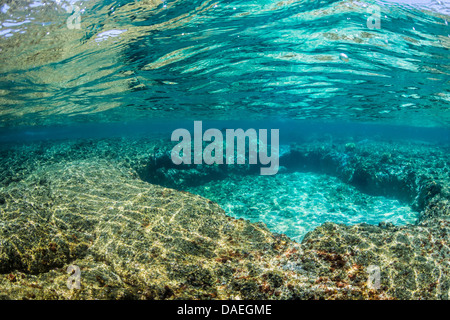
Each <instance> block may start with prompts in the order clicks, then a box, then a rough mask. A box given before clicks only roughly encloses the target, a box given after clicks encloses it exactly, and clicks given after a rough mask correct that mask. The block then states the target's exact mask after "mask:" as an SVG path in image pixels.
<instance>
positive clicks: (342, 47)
mask: <svg viewBox="0 0 450 320" xmlns="http://www.w3.org/2000/svg"><path fill="white" fill-rule="evenodd" d="M411 2H414V4H411ZM71 3H72V4H73V5H77V6H78V7H79V8H80V28H79V29H77V28H75V29H71V28H69V26H68V24H67V21H68V18H69V17H70V16H71V15H72V10H69V11H68V8H69V2H64V1H59V2H57V1H48V2H45V3H44V2H36V1H35V2H29V1H20V0H16V1H7V2H2V3H1V5H0V22H1V29H0V49H1V51H0V127H1V131H0V133H1V136H0V141H2V142H11V141H13V142H14V141H16V140H21V141H23V140H26V141H30V140H43V139H55V138H63V137H65V138H67V139H75V138H80V137H81V138H108V137H115V136H126V135H128V134H141V135H146V134H148V133H149V132H152V133H154V132H163V131H168V129H175V128H177V127H188V128H190V127H191V126H192V120H203V121H207V120H208V121H210V123H209V124H210V126H211V127H216V128H239V127H242V123H240V122H239V121H241V122H245V121H250V120H252V121H253V123H252V124H251V125H249V126H251V127H255V128H278V129H280V135H281V139H282V140H283V141H284V142H283V143H289V142H295V141H304V140H305V139H306V138H305V136H308V139H310V141H313V140H314V139H315V137H316V138H318V139H322V140H323V137H324V136H327V135H328V138H327V139H326V143H329V144H332V143H333V139H336V138H338V137H341V136H343V135H347V136H350V137H352V139H354V140H352V139H349V141H360V140H362V139H367V138H370V139H381V138H384V139H386V138H390V139H394V140H395V139H398V138H402V139H404V140H410V141H416V140H421V141H426V142H427V143H448V141H449V140H448V139H449V136H450V135H449V131H448V130H449V127H450V111H449V107H450V81H449V79H450V68H449V66H450V54H449V49H450V28H449V26H448V20H449V10H448V7H449V5H448V1H447V2H446V1H440V2H437V1H430V2H429V3H426V4H424V1H397V2H394V1H315V0H314V1H313V0H308V1H269V0H265V1H258V2H254V1H208V0H206V1H185V0H174V1H159V0H147V1H92V0H91V1H79V2H76V1H71ZM372 4H376V5H378V6H380V10H381V13H382V14H381V28H380V29H369V28H368V26H367V18H368V17H369V15H370V14H369V13H368V11H367V9H368V6H369V5H372ZM72 22H73V21H72ZM214 121H216V122H214ZM221 121H222V122H221ZM219 124H220V125H219ZM147 128H148V129H147ZM169 137H170V133H168V134H167V139H169ZM323 141H325V140H323ZM412 148H413V147H412ZM268 179H270V178H264V177H259V176H247V177H242V178H241V179H233V178H227V179H224V180H223V181H220V182H216V183H215V184H216V185H214V183H212V182H211V183H210V184H206V185H204V186H201V187H198V188H197V189H193V191H195V192H196V193H199V194H202V195H205V196H208V197H211V198H212V199H213V200H217V201H218V202H219V203H220V204H221V205H222V206H223V207H224V209H225V210H226V211H227V212H228V213H229V214H231V215H234V216H236V217H246V218H248V219H251V220H253V221H256V220H259V219H261V220H262V221H264V222H266V223H267V224H268V225H269V227H270V228H272V230H274V231H275V232H282V233H287V234H288V235H290V236H292V237H294V238H301V237H302V236H303V235H304V234H305V232H307V231H310V230H311V229H313V228H314V227H316V226H317V225H319V224H321V223H323V222H325V221H335V222H341V223H346V224H353V223H358V222H367V223H373V224H376V223H378V222H380V221H391V222H393V223H395V224H405V223H412V222H414V220H415V218H416V217H417V216H416V213H415V212H413V211H411V209H410V208H409V207H407V206H405V205H404V204H402V203H399V202H398V201H396V200H393V199H387V198H377V197H371V196H368V195H364V194H362V193H361V192H359V191H357V190H355V189H352V188H350V187H349V186H347V185H345V184H342V183H341V182H340V181H339V180H337V179H335V178H331V177H328V176H323V175H322V176H318V175H314V174H306V173H290V174H279V175H277V176H276V177H275V178H274V179H272V180H270V181H271V183H270V184H269V183H268V182H267V180H268ZM207 188H209V189H207ZM268 188H269V189H270V190H271V191H270V192H268V191H267V189H268ZM224 190H228V194H226V195H224V193H223V192H224ZM244 195H245V197H246V198H245V199H242V197H243V196H244Z"/></svg>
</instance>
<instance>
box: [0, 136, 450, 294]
mask: <svg viewBox="0 0 450 320" xmlns="http://www.w3.org/2000/svg"><path fill="white" fill-rule="evenodd" d="M159 143H160V142H155V141H146V140H145V139H142V140H123V139H116V140H114V139H111V140H98V141H92V140H90V141H88V140H83V141H77V142H74V141H71V142H65V141H64V142H58V143H56V142H51V143H50V142H42V143H36V144H29V145H23V146H15V147H14V148H11V149H8V150H6V151H2V152H3V153H2V154H5V155H7V156H5V157H4V158H1V159H0V162H1V165H2V168H8V169H7V170H4V171H2V172H1V173H0V177H1V178H2V179H1V184H0V199H1V201H0V215H1V222H0V289H1V290H0V292H1V293H0V299H180V298H181V299H237V298H243V299H323V298H324V299H448V298H449V296H448V290H449V288H450V282H449V270H450V264H449V263H448V261H449V259H450V251H449V246H448V238H449V232H450V231H449V223H450V222H449V220H448V215H449V211H450V210H449V203H448V200H449V197H448V195H449V193H448V182H447V180H446V177H445V176H444V175H442V174H441V173H442V172H444V173H445V169H447V168H446V165H444V167H443V168H437V167H435V166H434V165H433V164H434V162H433V161H429V162H431V164H432V166H431V168H430V167H425V166H424V165H423V163H422V162H421V159H423V160H424V161H426V160H427V159H433V157H430V155H429V154H428V152H429V151H426V150H420V151H417V152H418V154H417V156H416V155H414V159H415V160H414V161H411V160H408V162H407V159H410V158H411V156H410V155H408V153H407V152H406V151H405V150H402V148H401V146H398V145H395V146H394V145H392V146H389V145H383V144H378V145H376V144H375V143H373V144H371V143H365V144H363V145H361V144H357V145H356V147H355V149H354V150H352V151H351V152H352V154H347V153H346V151H345V147H344V145H340V144H338V143H336V142H335V146H334V147H331V146H330V148H331V149H329V148H328V147H325V146H324V145H323V144H322V145H320V144H317V145H314V144H312V143H310V144H309V145H306V144H305V145H302V146H297V147H296V148H293V149H292V150H291V151H290V152H289V153H286V154H285V155H284V156H283V158H284V159H285V160H286V162H285V163H284V165H285V166H286V168H287V169H288V170H293V168H294V167H295V166H298V168H301V169H303V170H304V169H310V168H312V167H314V168H315V170H324V171H327V172H331V173H332V174H333V175H336V176H338V177H340V178H341V179H343V180H344V181H350V182H351V181H352V179H351V178H352V177H353V174H354V172H355V170H356V168H361V169H360V170H366V171H364V172H366V173H368V174H367V175H366V179H367V180H366V181H367V182H368V185H369V186H373V187H374V188H375V187H377V188H383V187H384V189H381V190H382V191H381V192H385V193H388V194H389V193H393V192H394V191H395V190H397V189H396V188H397V187H398V186H397V185H394V186H390V185H389V183H391V182H392V181H398V183H400V184H403V186H404V187H403V189H401V190H402V191H401V192H410V194H409V198H412V199H413V201H418V200H417V199H416V198H417V197H418V196H419V195H420V196H419V198H421V199H423V200H422V204H421V205H420V206H422V207H424V210H422V212H421V219H420V222H418V224H417V225H407V226H404V227H396V226H391V225H389V224H380V226H374V225H365V224H358V225H354V226H345V225H338V224H335V223H325V224H323V225H321V226H319V227H318V228H316V229H315V230H313V231H312V232H310V233H309V234H308V235H307V236H306V237H305V238H304V240H303V241H302V243H296V242H294V241H292V240H291V239H289V238H288V237H286V236H284V235H276V234H273V233H272V232H270V231H269V230H268V229H267V227H266V226H265V225H264V224H262V223H251V222H249V221H246V220H243V219H234V218H231V217H229V216H227V215H226V214H225V213H224V211H223V210H222V208H220V207H219V206H218V205H217V204H216V203H214V202H212V201H210V200H208V199H205V198H202V197H200V196H197V195H193V194H191V193H187V192H183V191H176V190H173V189H168V188H165V187H162V186H158V185H155V184H150V183H148V182H145V181H143V175H144V173H145V172H147V175H148V174H150V173H154V171H151V170H150V169H149V167H150V166H151V163H155V161H154V159H155V156H154V153H153V156H152V150H154V148H155V147H156V146H158V145H159ZM4 148H6V147H5V146H4ZM375 148H376V149H378V150H379V152H378V153H376V152H374V151H373V149H375ZM382 149H390V151H389V152H390V153H391V154H392V157H391V158H390V159H389V167H386V165H387V164H386V163H382V162H381V161H379V160H380V159H381V157H382V154H383V153H384V152H387V151H386V150H382ZM392 149H395V150H392ZM429 149H431V148H429ZM429 149H427V150H429ZM434 152H435V153H436V157H435V159H436V160H439V161H440V163H442V159H446V156H444V155H443V154H442V153H440V151H436V150H435V151H434ZM159 154H164V152H160V153H159ZM363 154H364V156H363ZM420 154H423V157H422V158H421V156H420ZM156 157H158V155H156ZM161 157H163V156H161ZM361 162H364V165H361ZM445 163H448V162H445ZM335 165H337V166H339V167H338V168H339V169H337V168H336V167H333V166H335ZM161 168H164V167H161ZM363 168H366V169H363ZM402 168H403V169H402ZM193 169H194V170H193ZM164 170H165V169H164ZM431 170H434V171H435V173H432V172H431ZM186 172H190V174H192V175H193V177H195V176H196V175H202V174H204V172H203V171H202V170H201V169H200V168H189V169H188V170H187V171H186ZM242 172H245V171H242ZM380 173H385V174H386V175H387V176H388V177H389V178H385V179H381V180H380V178H379V175H380ZM165 175H166V173H164V176H165ZM377 176H378V178H377ZM394 178H395V179H396V180H395V179H394ZM193 179H194V178H193ZM377 179H378V180H380V181H378V182H377V183H378V184H376V183H375V182H376V181H377ZM430 179H432V180H430ZM383 181H384V182H383ZM430 181H431V182H432V181H435V182H436V184H437V185H438V186H439V187H433V184H431V185H430V184H428V182H430ZM423 183H425V184H423ZM421 190H426V191H422V193H420V192H421ZM70 265H76V266H78V267H79V268H80V271H81V278H80V280H81V287H80V289H69V288H68V287H67V281H68V279H69V276H70V275H69V274H68V273H67V269H68V267H69V266H70ZM374 265H375V266H378V267H379V269H380V273H381V274H380V276H381V277H380V280H381V285H380V288H379V289H373V288H371V287H369V286H368V274H369V267H370V266H374Z"/></svg>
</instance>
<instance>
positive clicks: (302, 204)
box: [187, 172, 418, 241]
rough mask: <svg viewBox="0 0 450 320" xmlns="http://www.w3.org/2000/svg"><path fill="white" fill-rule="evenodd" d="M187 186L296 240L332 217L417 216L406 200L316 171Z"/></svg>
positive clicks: (400, 220)
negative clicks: (371, 193)
mask: <svg viewBox="0 0 450 320" xmlns="http://www.w3.org/2000/svg"><path fill="white" fill-rule="evenodd" d="M187 190H188V191H190V192H193V193H196V194H200V195H202V196H204V197H206V198H208V199H211V200H213V201H216V202H217V203H219V204H220V205H221V207H222V208H224V210H225V211H226V212H227V213H228V214H229V215H231V216H233V217H236V218H245V219H249V220H251V221H253V222H258V221H259V222H264V223H265V224H266V225H267V226H268V228H269V229H270V230H272V231H273V232H276V233H284V234H286V235H287V236H289V237H290V238H291V239H295V240H297V241H301V240H302V239H303V237H304V236H305V234H306V233H307V232H310V231H312V230H313V229H314V228H316V227H318V226H320V225H321V224H323V223H325V222H330V221H333V222H335V223H344V224H347V225H352V224H356V223H361V222H365V223H369V224H375V225H377V224H379V223H380V222H387V223H393V224H395V225H405V224H408V223H409V224H413V223H415V222H416V220H417V218H418V213H417V212H414V211H413V210H412V209H411V208H410V207H409V206H408V205H407V204H405V203H401V202H399V201H398V200H395V199H388V198H385V197H376V196H369V195H367V194H364V193H362V192H360V191H358V190H357V189H356V188H355V187H352V186H349V185H348V184H345V183H343V182H342V181H340V180H339V179H338V178H334V177H330V176H327V175H320V174H314V173H303V172H295V173H281V174H278V175H276V176H275V177H267V176H259V177H248V176H247V177H243V178H242V177H234V178H228V179H225V180H223V181H219V182H210V183H207V184H205V185H202V186H200V187H195V188H190V189H187Z"/></svg>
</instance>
